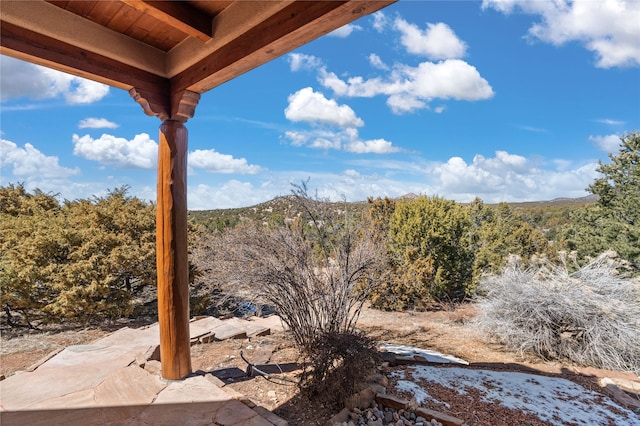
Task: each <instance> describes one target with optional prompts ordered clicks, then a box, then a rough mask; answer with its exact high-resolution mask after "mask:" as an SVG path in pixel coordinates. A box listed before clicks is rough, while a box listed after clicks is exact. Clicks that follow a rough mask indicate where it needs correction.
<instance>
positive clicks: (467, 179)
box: [427, 151, 597, 202]
mask: <svg viewBox="0 0 640 426" xmlns="http://www.w3.org/2000/svg"><path fill="white" fill-rule="evenodd" d="M554 163H555V164H556V165H557V166H558V168H557V169H555V170H548V169H542V168H541V167H540V165H539V164H538V162H536V161H532V160H530V159H526V158H524V157H522V156H519V155H514V154H509V153H507V152H505V151H497V152H496V155H495V157H493V158H486V157H484V156H482V155H476V156H475V157H474V158H473V161H472V163H471V164H467V163H466V162H465V161H464V160H463V159H462V158H460V157H452V158H450V159H449V160H448V161H447V162H446V163H442V164H437V165H435V166H434V167H430V168H429V169H428V170H427V175H429V176H430V177H432V178H433V179H434V181H433V186H434V187H435V188H436V189H437V190H438V193H440V194H446V196H447V198H453V199H456V200H458V201H471V200H473V198H475V197H476V196H478V197H480V198H482V199H483V200H484V201H486V202H500V201H533V200H551V199H553V198H557V197H581V196H584V195H586V191H585V188H586V187H587V186H588V185H589V184H590V183H592V182H593V180H594V179H595V178H596V177H597V172H596V171H595V170H596V168H597V164H596V163H589V164H585V165H582V166H574V167H573V168H571V167H569V165H570V163H568V162H566V161H554Z"/></svg>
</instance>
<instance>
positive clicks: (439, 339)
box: [0, 305, 611, 425]
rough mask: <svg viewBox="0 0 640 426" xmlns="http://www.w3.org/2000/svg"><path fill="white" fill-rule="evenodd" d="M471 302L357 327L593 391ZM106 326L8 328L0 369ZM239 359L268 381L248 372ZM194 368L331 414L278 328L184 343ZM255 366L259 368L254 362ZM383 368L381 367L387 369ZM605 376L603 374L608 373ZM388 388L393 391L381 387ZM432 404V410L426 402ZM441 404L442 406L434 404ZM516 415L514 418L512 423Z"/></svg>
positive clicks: (301, 408)
mask: <svg viewBox="0 0 640 426" xmlns="http://www.w3.org/2000/svg"><path fill="white" fill-rule="evenodd" d="M474 315H475V310H474V306H473V305H463V306H461V307H458V308H456V309H452V310H443V311H437V312H401V313H397V312H381V311H377V310H372V309H368V308H365V309H364V311H363V312H362V315H361V316H360V320H359V322H358V324H359V328H360V329H361V330H362V331H364V332H365V333H366V334H367V335H368V336H370V337H372V338H373V339H375V340H376V341H378V342H380V343H394V344H404V345H411V346H416V347H420V348H425V349H432V350H437V351H439V352H442V353H444V354H450V355H455V356H457V357H459V358H462V359H465V360H466V361H468V362H471V363H484V364H483V366H484V367H483V368H489V369H491V368H492V369H501V370H502V369H509V370H519V371H523V370H525V371H528V372H532V371H533V372H536V373H539V374H550V375H554V376H558V377H565V378H568V379H570V380H573V381H576V382H578V383H580V384H582V385H583V386H586V387H587V388H590V389H593V390H597V391H600V389H599V387H598V386H597V384H596V379H597V376H598V375H602V374H604V373H602V372H600V373H598V372H597V370H594V369H591V370H589V371H588V372H587V373H585V372H584V371H586V370H581V371H582V372H581V373H579V374H576V373H575V371H577V370H575V366H571V365H568V364H566V363H565V364H562V363H560V362H541V361H540V360H539V359H536V358H533V357H523V356H520V355H518V354H517V353H514V352H512V351H509V350H507V349H506V348H504V347H503V346H501V345H499V344H496V343H492V342H488V341H487V339H486V338H484V337H483V336H482V335H481V334H479V333H478V331H477V330H475V329H474V327H473V326H472V325H471V320H472V319H473V317H474ZM111 331H113V330H100V329H83V330H75V331H64V332H57V333H56V332H47V333H42V332H40V333H36V332H29V333H25V332H24V331H23V332H22V333H15V332H5V333H3V335H2V345H1V352H0V353H1V363H0V374H3V375H5V376H9V375H11V374H14V373H15V372H16V371H20V370H25V369H27V368H28V367H29V366H31V365H33V364H34V363H36V362H37V361H38V360H40V359H41V358H42V357H44V356H46V355H47V354H50V353H51V352H52V351H56V350H60V349H62V348H64V347H66V346H68V345H75V344H83V343H89V342H91V341H94V340H96V339H98V338H99V337H101V336H103V335H105V334H107V333H109V332H111ZM241 352H242V354H243V355H244V357H245V358H246V359H247V360H248V361H250V362H251V363H253V364H256V365H257V366H258V367H259V368H262V369H263V370H268V371H266V372H268V373H271V374H272V378H265V377H255V376H254V377H248V376H247V374H246V369H247V363H246V362H245V361H244V360H243V359H242V357H241ZM191 355H192V368H193V371H194V372H198V371H199V372H201V373H202V372H206V373H212V374H214V375H215V376H217V377H218V378H219V379H220V380H222V381H223V382H224V383H225V387H227V388H228V389H231V390H233V391H236V392H239V393H241V394H243V395H246V396H247V397H248V398H249V399H251V400H252V401H253V402H254V403H256V404H258V405H261V406H263V407H265V408H267V409H269V410H272V411H274V412H275V413H276V414H278V415H280V416H281V417H282V418H284V419H286V420H288V421H289V424H290V425H321V424H325V423H326V421H327V420H328V419H329V418H330V417H331V416H332V415H333V414H335V409H334V408H329V407H324V406H322V404H320V403H319V402H318V401H309V399H307V398H305V397H303V396H301V395H300V394H299V392H298V388H297V386H296V385H295V383H294V382H296V380H297V379H298V377H299V374H300V371H301V370H300V369H299V364H298V363H299V362H300V357H299V353H298V351H297V350H296V349H295V348H294V345H293V342H292V341H291V340H290V339H289V338H288V335H287V334H286V333H274V334H272V335H269V336H263V337H255V338H251V339H238V340H227V341H222V342H213V343H207V344H199V345H195V346H192V348H191ZM260 366H262V367H260ZM393 368H403V367H387V368H386V369H385V370H383V372H386V373H389V372H390V370H392V369H393ZM609 375H611V374H609ZM388 390H389V391H392V390H393V388H392V387H389V388H388ZM429 392H430V394H431V395H432V396H433V397H435V398H436V399H438V400H440V401H447V403H448V404H450V407H451V408H450V409H448V412H449V414H451V415H454V416H457V417H459V418H463V419H465V421H466V422H467V424H469V425H473V424H475V425H484V424H492V425H512V424H530V425H543V424H545V423H544V422H541V421H539V419H537V418H535V417H534V416H531V415H524V414H523V413H519V412H513V410H506V409H503V408H502V407H499V406H498V405H497V404H486V403H482V402H481V401H480V400H479V398H474V396H473V395H466V396H461V395H459V394H457V393H456V392H455V391H452V390H451V389H446V388H442V387H440V388H438V387H437V386H436V387H433V388H430V389H429ZM431 408H438V407H431ZM440 408H442V407H440ZM515 420H517V421H516V422H515V423H514V421H515Z"/></svg>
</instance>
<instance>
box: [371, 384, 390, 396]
mask: <svg viewBox="0 0 640 426" xmlns="http://www.w3.org/2000/svg"><path fill="white" fill-rule="evenodd" d="M368 386H369V388H371V389H373V391H374V392H375V393H376V394H378V393H379V394H382V395H384V394H386V393H387V388H386V387H384V386H382V385H379V384H377V383H370V384H369V385H368Z"/></svg>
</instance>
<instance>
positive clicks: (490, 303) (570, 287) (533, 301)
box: [476, 253, 640, 373]
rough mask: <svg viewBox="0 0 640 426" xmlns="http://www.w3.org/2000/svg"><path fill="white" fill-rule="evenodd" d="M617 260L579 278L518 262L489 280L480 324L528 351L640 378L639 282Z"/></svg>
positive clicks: (559, 268) (557, 267)
mask: <svg viewBox="0 0 640 426" xmlns="http://www.w3.org/2000/svg"><path fill="white" fill-rule="evenodd" d="M612 256H613V254H612V253H605V254H603V255H601V256H599V257H598V258H596V259H595V260H593V261H592V262H590V263H588V264H587V265H585V266H582V267H580V268H579V269H578V270H577V271H575V272H573V273H570V272H569V269H568V268H567V265H566V264H565V263H560V264H552V263H550V262H546V261H545V262H542V263H539V264H537V265H535V264H534V265H531V266H527V265H525V264H523V263H522V262H521V261H520V259H518V258H516V257H514V258H512V260H511V262H510V263H509V264H508V265H507V266H506V267H505V269H504V271H503V272H502V273H501V274H498V275H489V276H487V277H485V278H484V279H483V280H482V283H481V286H480V294H481V297H480V298H479V299H478V306H479V312H480V314H479V316H478V318H477V320H476V321H477V324H478V325H479V326H480V328H481V329H482V330H484V331H486V332H487V333H488V334H490V335H491V336H494V337H495V338H496V339H497V340H499V341H500V342H502V343H504V344H506V345H507V346H508V347H510V348H513V349H515V350H517V351H519V352H521V353H531V354H535V355H537V356H539V357H541V358H543V359H560V360H562V359H569V360H571V361H574V362H576V363H578V364H581V365H587V366H595V367H600V368H606V369H612V370H628V371H635V372H636V373H638V372H640V281H638V280H637V279H631V278H628V277H625V276H624V275H621V274H619V272H618V270H617V266H618V265H617V263H616V259H615V258H613V257H612Z"/></svg>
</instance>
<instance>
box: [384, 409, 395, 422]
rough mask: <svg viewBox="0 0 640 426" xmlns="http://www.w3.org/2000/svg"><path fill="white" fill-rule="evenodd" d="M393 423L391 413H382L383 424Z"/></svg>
mask: <svg viewBox="0 0 640 426" xmlns="http://www.w3.org/2000/svg"><path fill="white" fill-rule="evenodd" d="M392 421H393V411H391V410H387V411H385V412H384V422H385V423H387V424H388V423H391V422H392Z"/></svg>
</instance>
